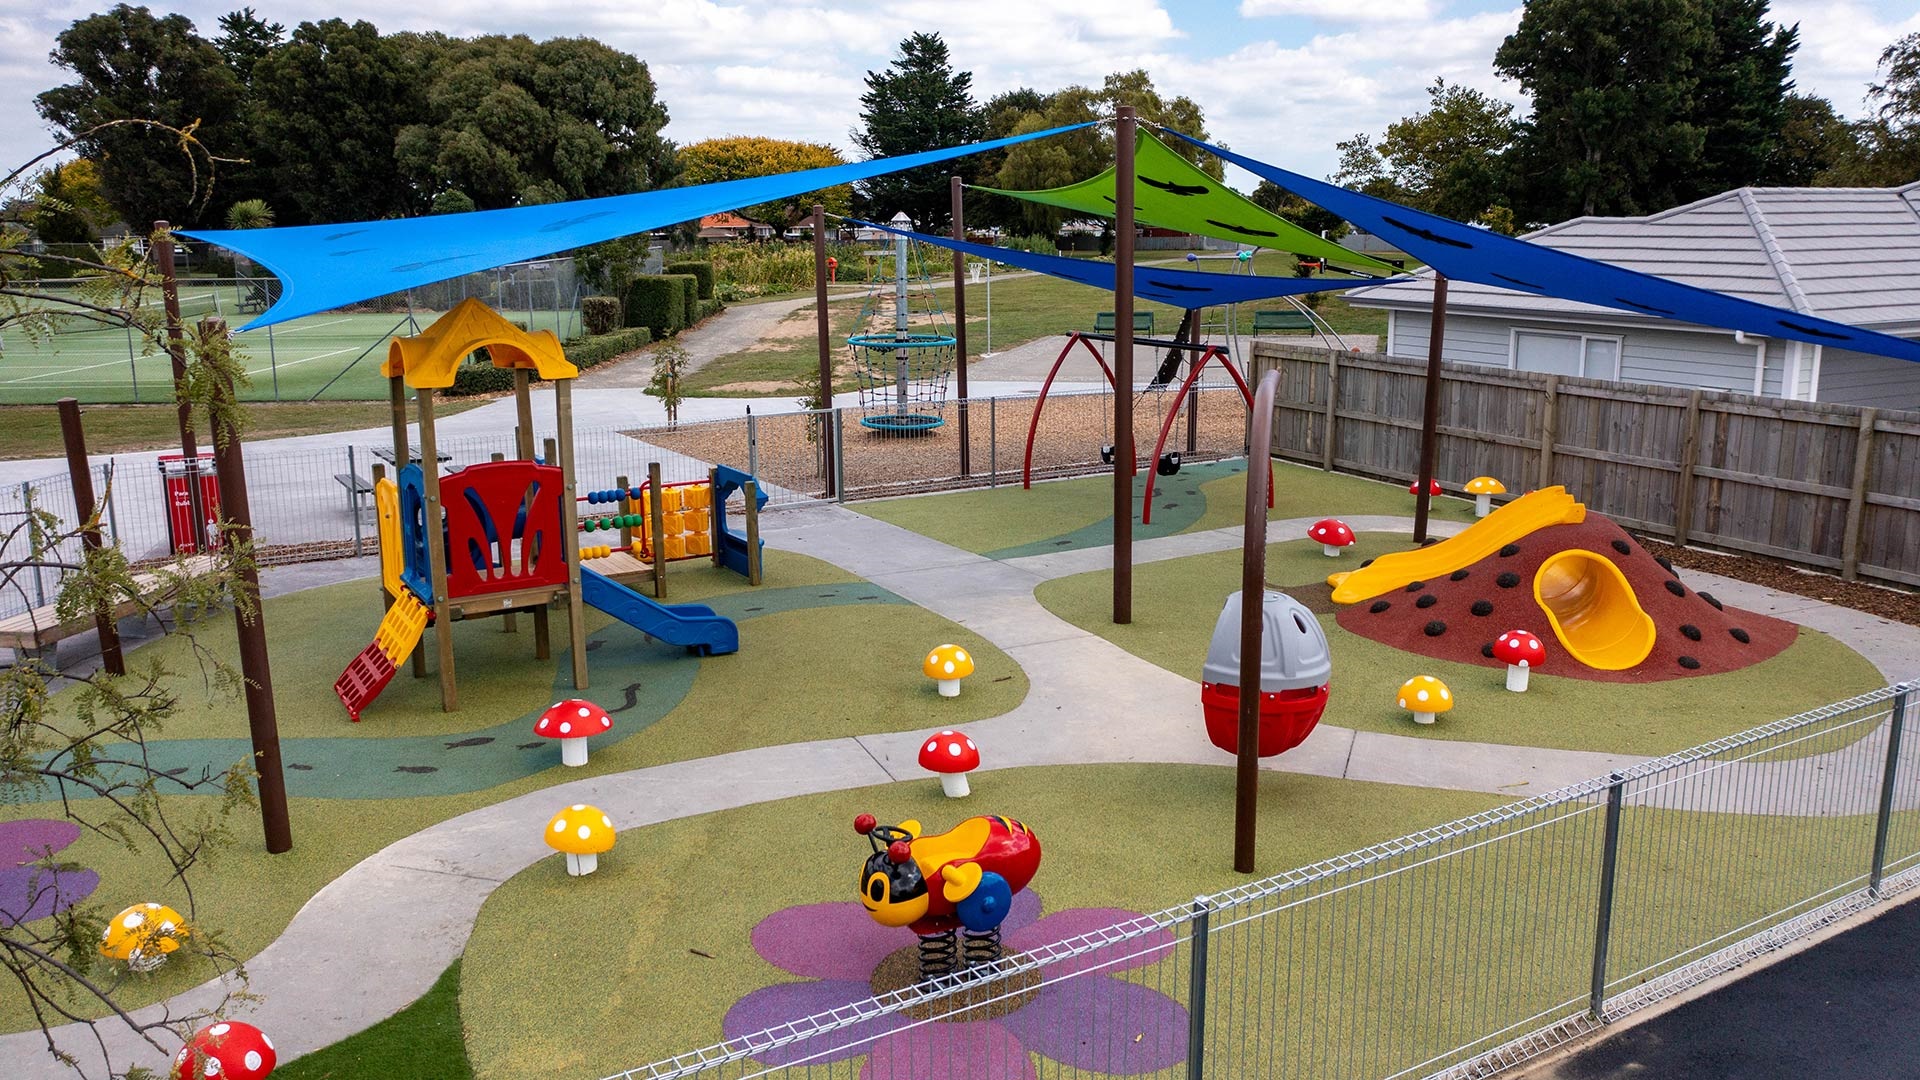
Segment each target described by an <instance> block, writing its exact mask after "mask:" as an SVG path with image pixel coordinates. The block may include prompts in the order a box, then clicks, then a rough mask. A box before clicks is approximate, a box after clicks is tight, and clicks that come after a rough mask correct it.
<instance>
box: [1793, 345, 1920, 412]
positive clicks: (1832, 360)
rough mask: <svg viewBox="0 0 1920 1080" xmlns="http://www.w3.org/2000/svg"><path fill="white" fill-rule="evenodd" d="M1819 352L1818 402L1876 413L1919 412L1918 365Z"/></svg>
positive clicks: (1836, 351)
mask: <svg viewBox="0 0 1920 1080" xmlns="http://www.w3.org/2000/svg"><path fill="white" fill-rule="evenodd" d="M1809 351H1811V350H1809ZM1820 351H1821V357H1820V385H1819V388H1818V393H1819V399H1820V400H1821V401H1831V402H1834V403H1836V404H1840V405H1871V406H1873V407H1875V408H1880V409H1920V364H1914V363H1909V362H1907V361H1905V360H1895V359H1893V358H1892V357H1890V356H1873V355H1871V354H1868V353H1857V352H1847V351H1846V350H1844V349H1822V350H1820Z"/></svg>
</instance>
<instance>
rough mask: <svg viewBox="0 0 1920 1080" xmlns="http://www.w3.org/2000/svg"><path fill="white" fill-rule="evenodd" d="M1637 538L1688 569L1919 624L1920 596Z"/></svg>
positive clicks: (1784, 565) (1752, 558)
mask: <svg viewBox="0 0 1920 1080" xmlns="http://www.w3.org/2000/svg"><path fill="white" fill-rule="evenodd" d="M1634 539H1636V540H1638V541H1639V542H1640V546H1642V547H1644V548H1646V549H1647V550H1648V551H1649V552H1651V553H1652V554H1654V555H1657V556H1660V557H1661V558H1664V559H1667V560H1668V561H1670V562H1672V563H1673V564H1674V565H1675V566H1682V567H1685V568H1687V569H1688V570H1702V571H1705V572H1707V573H1709V574H1719V575H1720V576H1721V577H1730V578H1733V579H1735V580H1737V581H1746V582H1751V583H1752V584H1755V585H1764V586H1766V587H1767V588H1769V589H1776V590H1778V591H1780V592H1785V593H1793V594H1794V595H1796V596H1807V597H1812V598H1813V599H1815V600H1824V601H1826V602H1827V603H1829V604H1839V605H1840V606H1841V607H1849V608H1852V609H1854V610H1855V611H1864V612H1866V613H1867V614H1869V615H1878V616H1880V617H1881V618H1883V619H1891V620H1892V621H1894V622H1899V623H1906V624H1907V625H1909V626H1920V592H1912V591H1909V590H1906V589H1899V588H1891V587H1886V586H1881V585H1870V584H1868V583H1866V582H1864V581H1842V580H1840V579H1839V578H1837V577H1834V576H1833V575H1831V574H1823V573H1819V572H1817V571H1812V570H1807V569H1804V568H1801V567H1798V566H1794V565H1793V564H1791V563H1786V562H1782V561H1780V560H1778V559H1769V558H1767V557H1766V556H1764V555H1723V554H1721V553H1719V552H1715V551H1701V550H1700V549H1699V548H1683V547H1675V546H1674V545H1672V544H1668V543H1663V542H1661V541H1659V540H1654V539H1651V538H1649V537H1644V536H1636V537H1634Z"/></svg>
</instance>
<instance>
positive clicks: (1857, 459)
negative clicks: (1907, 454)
mask: <svg viewBox="0 0 1920 1080" xmlns="http://www.w3.org/2000/svg"><path fill="white" fill-rule="evenodd" d="M1879 420H1880V410H1879V409H1861V410H1860V433H1859V435H1858V436H1856V437H1855V440H1854V444H1853V490H1852V491H1851V492H1850V493H1849V494H1848V495H1847V525H1846V532H1845V539H1843V540H1842V541H1841V544H1842V547H1843V550H1842V551H1841V552H1840V577H1841V578H1842V579H1843V580H1845V581H1853V580H1855V579H1857V578H1858V577H1859V576H1860V522H1861V519H1862V518H1863V517H1864V516H1865V515H1866V510H1867V480H1868V478H1869V477H1870V476H1871V474H1872V472H1873V434H1874V425H1875V424H1877V423H1878V422H1879Z"/></svg>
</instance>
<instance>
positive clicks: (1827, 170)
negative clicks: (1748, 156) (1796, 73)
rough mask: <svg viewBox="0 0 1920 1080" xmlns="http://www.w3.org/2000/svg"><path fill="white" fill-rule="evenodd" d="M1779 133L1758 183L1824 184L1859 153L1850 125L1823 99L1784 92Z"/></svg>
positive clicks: (1783, 185)
mask: <svg viewBox="0 0 1920 1080" xmlns="http://www.w3.org/2000/svg"><path fill="white" fill-rule="evenodd" d="M1781 113H1782V118H1781V123H1780V134H1779V135H1778V136H1777V137H1776V138H1775V139H1774V143H1773V153H1772V155H1771V156H1770V157H1769V159H1768V161H1767V165H1766V168H1765V169H1764V170H1763V172H1762V173H1761V179H1760V182H1761V183H1762V184H1767V185H1777V186H1780V187H1812V186H1815V185H1824V184H1826V183H1827V182H1828V178H1829V177H1831V176H1832V175H1833V174H1834V172H1835V170H1837V169H1839V168H1841V167H1842V166H1843V165H1844V164H1845V163H1847V162H1849V161H1853V160H1855V159H1857V158H1858V157H1859V156H1860V146H1859V140H1858V139H1857V138H1856V137H1855V135H1854V129H1853V125H1852V124H1849V123H1848V122H1847V121H1846V120H1845V119H1844V118H1843V117H1841V116H1840V114H1838V113H1836V112H1834V111H1833V104H1832V103H1831V102H1829V101H1827V99H1826V98H1817V97H1808V96H1805V95H1801V94H1789V95H1787V101H1786V107H1785V108H1784V109H1782V110H1781Z"/></svg>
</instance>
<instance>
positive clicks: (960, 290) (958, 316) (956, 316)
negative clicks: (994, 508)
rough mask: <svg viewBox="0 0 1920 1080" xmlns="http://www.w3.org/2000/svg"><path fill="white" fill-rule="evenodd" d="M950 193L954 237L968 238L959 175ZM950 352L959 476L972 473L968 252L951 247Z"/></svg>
mask: <svg viewBox="0 0 1920 1080" xmlns="http://www.w3.org/2000/svg"><path fill="white" fill-rule="evenodd" d="M947 186H948V187H949V188H950V189H951V190H952V192H953V238H954V239H955V240H957V241H960V242H961V243H965V242H966V239H967V226H966V218H965V216H964V214H963V212H962V210H963V208H962V206H961V198H960V191H961V189H962V188H963V187H964V186H965V185H963V184H961V183H960V178H959V177H958V176H953V177H949V178H948V180H947ZM953 354H954V362H955V364H956V365H957V369H958V371H959V373H960V384H959V395H960V475H961V476H972V475H973V447H972V445H970V443H971V440H969V439H968V437H967V255H966V252H963V251H961V250H960V249H959V248H954V249H953Z"/></svg>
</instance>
